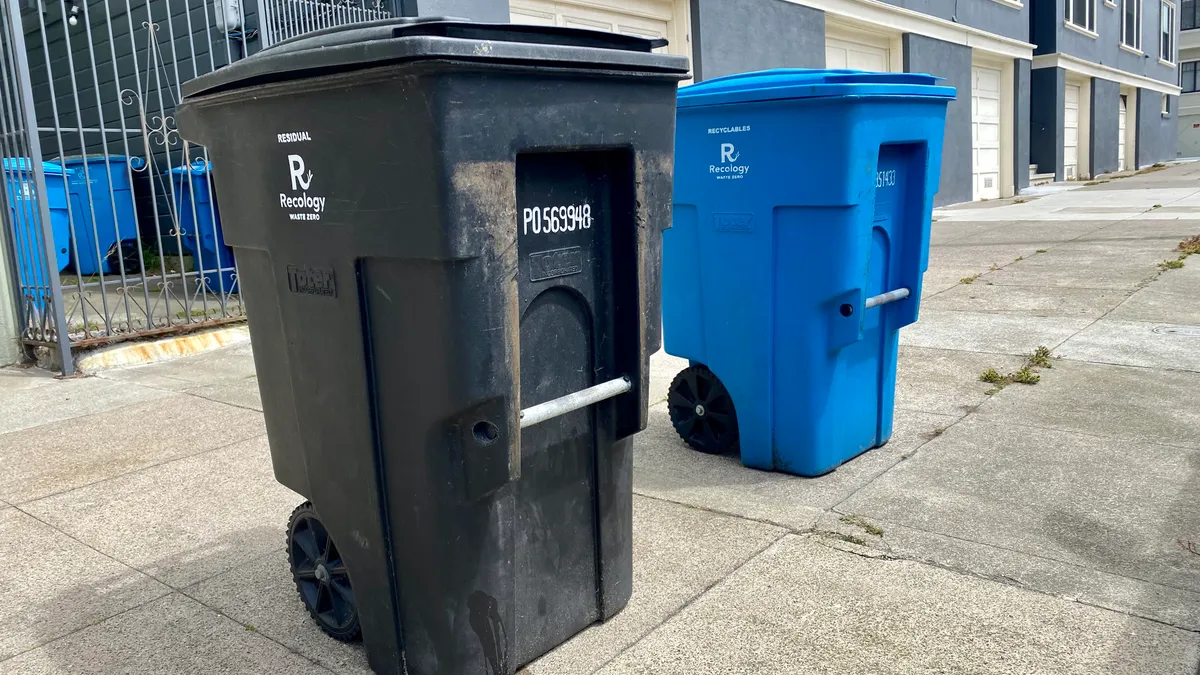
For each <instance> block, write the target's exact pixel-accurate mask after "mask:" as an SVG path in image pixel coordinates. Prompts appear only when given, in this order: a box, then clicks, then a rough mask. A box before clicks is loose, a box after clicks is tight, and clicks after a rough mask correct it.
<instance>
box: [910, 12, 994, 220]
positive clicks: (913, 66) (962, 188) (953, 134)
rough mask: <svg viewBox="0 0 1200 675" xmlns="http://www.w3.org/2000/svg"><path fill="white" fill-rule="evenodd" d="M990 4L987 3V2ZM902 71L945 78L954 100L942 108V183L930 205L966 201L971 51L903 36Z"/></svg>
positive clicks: (968, 196) (969, 178)
mask: <svg viewBox="0 0 1200 675" xmlns="http://www.w3.org/2000/svg"><path fill="white" fill-rule="evenodd" d="M989 1H990V0H989ZM903 46H904V71H905V72H908V73H930V74H932V75H937V76H939V77H944V78H946V81H945V83H944V84H947V85H949V86H951V87H954V88H955V89H956V90H958V98H957V99H956V100H954V101H951V102H950V104H949V106H947V108H946V136H945V140H944V142H943V145H942V182H941V184H940V185H939V186H938V193H937V197H936V198H935V199H934V204H936V205H939V206H940V205H942V204H957V203H959V202H969V201H971V199H972V197H974V195H973V194H972V189H971V187H972V185H971V183H972V175H971V168H972V167H971V48H970V47H966V46H963V45H956V44H951V43H949V42H943V41H941V40H935V39H933V38H928V37H925V36H923V35H914V34H912V33H905V34H904V39H903Z"/></svg>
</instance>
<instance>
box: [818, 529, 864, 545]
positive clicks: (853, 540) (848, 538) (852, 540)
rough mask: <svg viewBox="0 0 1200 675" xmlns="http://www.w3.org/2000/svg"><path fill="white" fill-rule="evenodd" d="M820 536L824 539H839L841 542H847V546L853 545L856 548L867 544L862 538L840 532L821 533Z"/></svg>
mask: <svg viewBox="0 0 1200 675" xmlns="http://www.w3.org/2000/svg"><path fill="white" fill-rule="evenodd" d="M821 535H822V536H825V537H829V538H831V539H840V540H841V541H844V542H847V543H849V544H854V545H856V546H866V545H867V542H866V540H865V539H863V538H862V537H856V536H854V535H852V534H842V533H841V532H822V533H821Z"/></svg>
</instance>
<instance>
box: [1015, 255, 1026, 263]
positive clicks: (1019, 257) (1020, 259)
mask: <svg viewBox="0 0 1200 675" xmlns="http://www.w3.org/2000/svg"><path fill="white" fill-rule="evenodd" d="M1024 259H1025V256H1023V255H1019V256H1017V259H1016V260H1014V261H1013V262H1021V261H1022V260H1024Z"/></svg>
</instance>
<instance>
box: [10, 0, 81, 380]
mask: <svg viewBox="0 0 1200 675" xmlns="http://www.w3.org/2000/svg"><path fill="white" fill-rule="evenodd" d="M4 5H5V7H6V8H7V9H8V21H7V23H8V34H9V38H10V39H11V40H12V43H11V44H12V50H13V60H14V63H15V64H16V73H15V76H16V79H17V82H16V85H17V89H18V90H19V91H20V96H21V102H20V106H21V108H22V111H21V112H22V113H23V114H24V117H23V119H24V124H25V135H26V138H27V140H28V142H29V154H30V158H29V163H30V164H31V165H32V167H31V168H32V169H33V180H34V185H35V189H36V190H37V194H38V211H39V217H40V219H41V225H42V242H43V243H42V249H43V252H44V254H45V257H46V260H45V264H46V270H47V274H46V276H47V281H48V282H49V284H50V296H51V303H52V305H53V307H52V311H53V313H54V337H55V343H56V344H57V345H58V354H59V358H60V359H61V361H62V373H63V375H73V374H74V373H75V361H74V360H73V359H72V358H71V336H70V333H69V332H68V330H67V315H66V311H65V308H64V307H63V293H62V281H61V279H59V277H58V271H59V270H58V261H57V259H56V254H55V251H56V250H57V246H56V244H55V242H54V229H53V225H52V223H51V220H50V204H49V198H48V193H47V191H46V174H45V172H44V171H43V170H42V141H41V138H40V137H39V135H38V124H37V111H36V110H35V109H34V107H33V80H32V79H31V78H30V76H29V56H28V54H27V52H26V51H25V30H24V27H23V24H22V22H21V7H20V3H16V2H5V3H4Z"/></svg>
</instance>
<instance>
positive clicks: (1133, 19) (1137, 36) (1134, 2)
mask: <svg viewBox="0 0 1200 675" xmlns="http://www.w3.org/2000/svg"><path fill="white" fill-rule="evenodd" d="M1188 1H1189V2H1195V1H1196V0H1188ZM1121 44H1123V45H1125V46H1126V47H1130V48H1132V49H1136V50H1138V51H1141V50H1142V0H1121Z"/></svg>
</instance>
